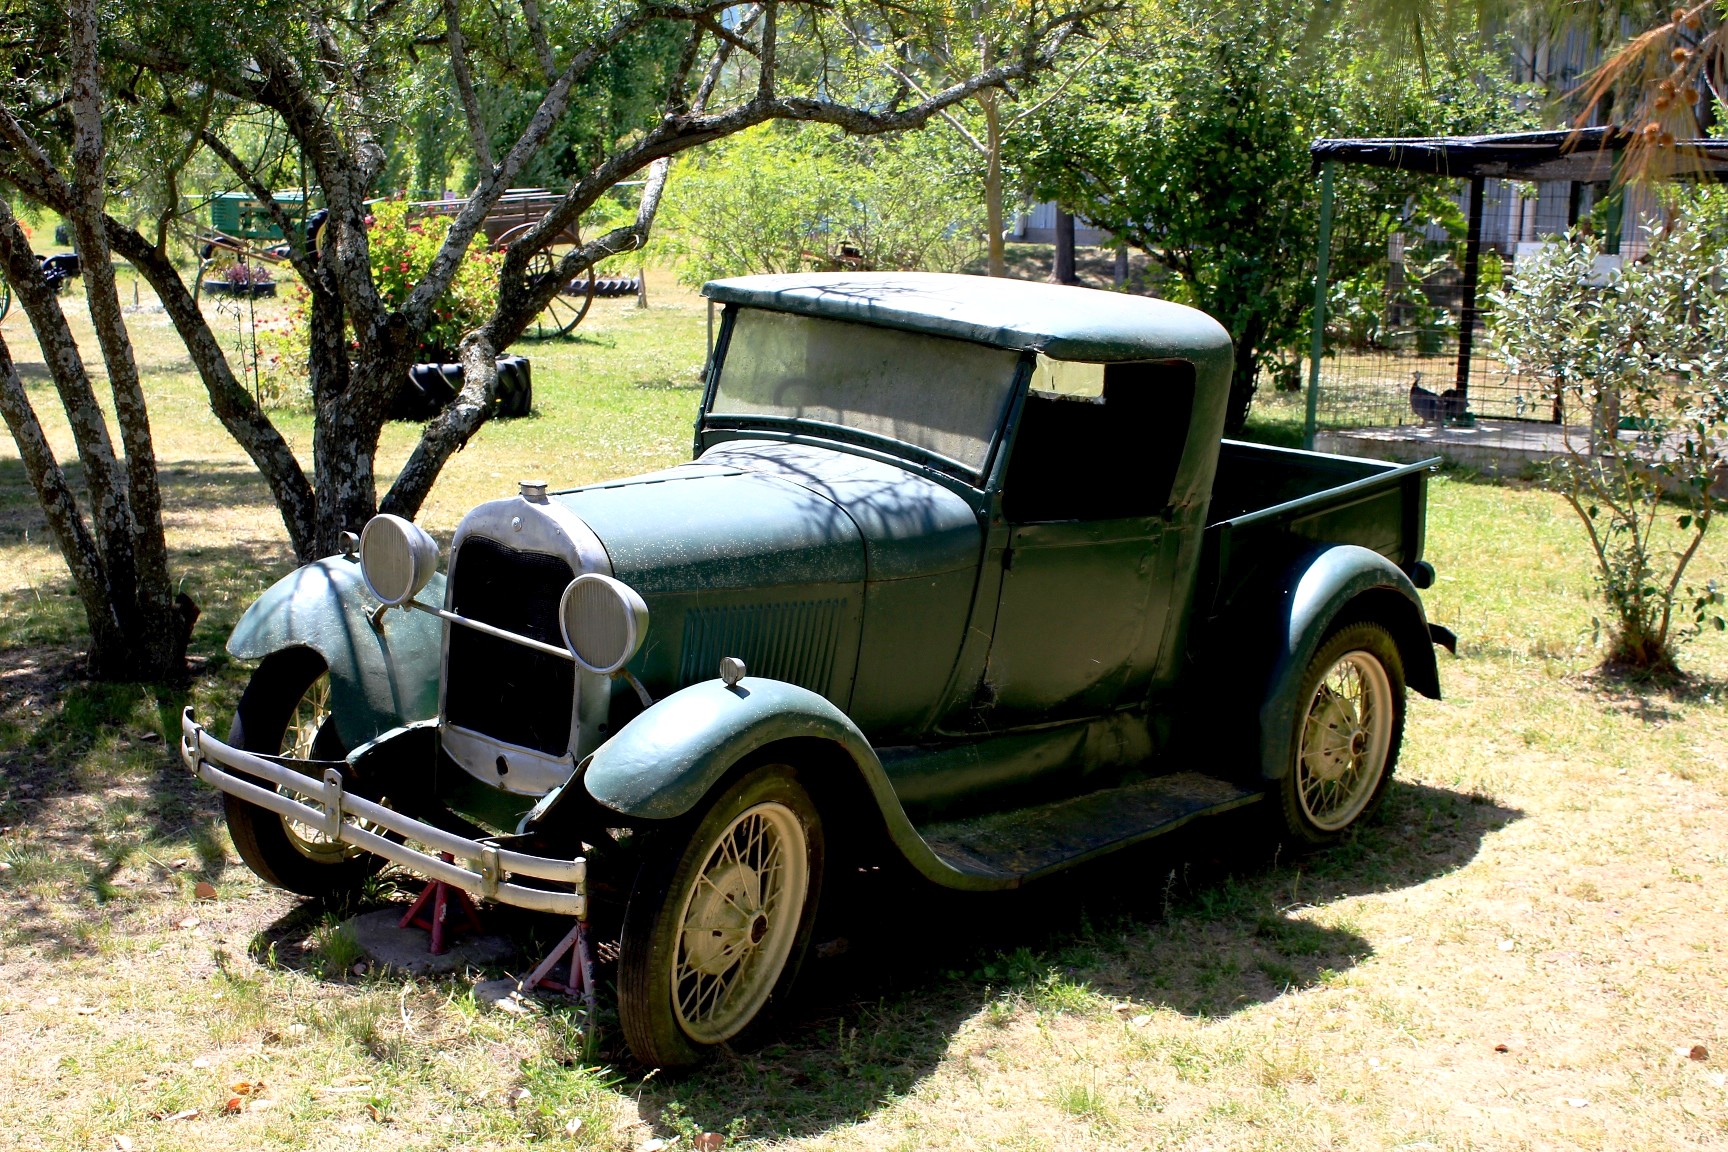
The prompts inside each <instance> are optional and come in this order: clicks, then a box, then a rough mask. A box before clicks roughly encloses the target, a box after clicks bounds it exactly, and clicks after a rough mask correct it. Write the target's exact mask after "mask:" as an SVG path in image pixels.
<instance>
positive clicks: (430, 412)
mask: <svg viewBox="0 0 1728 1152" xmlns="http://www.w3.org/2000/svg"><path fill="white" fill-rule="evenodd" d="M462 378H463V373H462V365H460V364H416V365H414V367H412V368H410V369H409V370H408V379H407V380H406V381H404V383H403V386H402V387H401V389H399V390H398V391H397V393H396V399H395V401H394V402H393V403H392V404H391V406H390V419H392V420H414V421H425V420H430V419H432V418H433V417H434V416H436V415H438V413H440V412H442V411H443V410H444V409H445V408H446V407H448V406H449V404H450V402H451V401H452V400H454V399H456V393H457V392H459V391H461V389H462ZM533 406H534V384H533V378H532V376H531V374H530V371H529V364H528V359H527V357H525V356H500V357H498V386H497V387H496V388H495V389H494V390H493V393H492V415H493V417H494V418H496V419H502V420H508V419H511V418H512V417H516V416H526V415H528V412H529V410H530V409H531V408H533Z"/></svg>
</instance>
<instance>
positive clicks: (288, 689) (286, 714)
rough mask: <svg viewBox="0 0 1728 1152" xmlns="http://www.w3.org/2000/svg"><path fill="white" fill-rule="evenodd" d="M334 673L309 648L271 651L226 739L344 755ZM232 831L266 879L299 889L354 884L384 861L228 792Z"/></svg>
mask: <svg viewBox="0 0 1728 1152" xmlns="http://www.w3.org/2000/svg"><path fill="white" fill-rule="evenodd" d="M329 697H330V675H329V670H328V669H327V668H326V667H325V664H324V658H323V657H322V656H320V655H318V653H316V652H314V651H312V650H311V649H309V648H289V649H285V650H284V651H281V652H276V653H272V654H271V655H270V656H268V657H266V658H265V660H264V662H263V663H262V664H260V665H259V666H258V670H257V671H256V672H254V673H253V674H252V679H251V681H250V682H249V683H248V684H247V685H246V691H245V692H244V693H243V694H242V695H241V697H240V706H239V708H238V709H236V711H235V713H234V724H233V727H231V728H230V729H229V732H228V742H229V743H230V744H232V745H233V746H234V747H236V748H240V749H243V750H244V751H247V752H256V753H259V754H261V755H265V756H288V757H293V758H295V759H302V760H342V759H344V758H345V757H346V756H347V755H348V749H347V746H346V745H345V744H344V743H343V741H342V737H341V734H340V733H339V732H338V731H337V730H336V721H335V717H334V716H333V715H332V714H331V712H330V707H329ZM222 799H223V812H224V815H225V816H226V817H227V821H228V835H229V837H230V838H232V839H233V841H234V848H235V850H236V851H237V852H239V853H240V859H242V860H244V861H245V862H246V866H247V867H248V868H250V869H252V871H254V872H256V873H257V874H258V876H259V877H260V878H261V879H263V880H264V881H266V882H267V883H270V884H274V885H275V886H276V887H278V888H286V889H287V890H288V891H290V892H298V893H299V894H300V895H302V896H314V897H321V898H322V897H330V896H337V895H343V894H346V893H349V892H354V891H357V890H358V889H359V888H360V886H361V885H362V884H364V883H365V881H366V879H367V877H369V876H371V875H372V874H373V873H375V872H377V871H378V869H380V868H381V867H383V865H384V861H383V860H381V859H379V858H378V857H376V856H374V855H372V854H371V853H369V852H365V851H362V850H360V849H358V848H355V847H353V846H352V845H349V844H344V843H342V842H341V841H339V840H330V839H327V838H326V837H325V836H324V835H323V834H322V833H320V832H318V831H317V830H316V829H313V828H310V827H307V826H306V825H303V824H300V823H298V822H296V821H292V820H289V819H287V818H286V817H283V816H279V815H277V814H276V813H274V812H272V811H270V810H269V809H267V808H260V807H259V806H258V805H256V804H252V803H249V802H248V801H245V800H242V799H240V798H239V797H238V796H234V795H230V794H228V793H223V797H222Z"/></svg>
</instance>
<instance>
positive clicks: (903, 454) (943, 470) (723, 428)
mask: <svg viewBox="0 0 1728 1152" xmlns="http://www.w3.org/2000/svg"><path fill="white" fill-rule="evenodd" d="M746 307H749V308H751V309H753V310H754V311H758V312H767V313H774V314H777V315H786V316H801V315H803V314H802V313H798V312H792V311H789V310H780V309H774V308H763V307H761V306H760V305H740V304H727V305H726V306H725V310H724V312H723V313H722V316H721V322H720V332H719V335H718V337H717V338H716V340H715V342H714V347H713V350H712V351H711V352H710V354H709V357H708V363H707V366H706V367H705V369H704V380H703V385H702V407H701V410H700V412H698V414H697V418H696V452H697V454H698V455H700V454H701V452H702V450H703V448H704V447H706V446H708V445H709V444H710V443H712V440H711V438H709V437H706V436H705V435H704V433H707V432H710V431H713V432H721V433H734V434H736V433H741V432H752V431H757V432H763V433H766V434H767V436H768V437H770V438H773V439H798V438H801V437H810V438H815V439H821V440H824V441H829V442H833V443H838V444H844V445H850V446H854V447H857V448H861V449H864V450H865V451H868V452H870V453H872V454H879V455H885V456H890V457H894V458H896V459H899V460H902V461H905V462H906V463H908V464H910V465H912V466H914V467H917V468H919V469H921V470H928V471H931V472H935V473H938V474H940V475H942V476H945V477H949V478H951V479H954V480H958V481H960V482H962V483H963V484H965V485H966V486H967V487H969V488H971V489H973V490H974V491H976V492H979V493H982V492H984V491H986V490H987V488H988V486H989V484H990V480H991V477H992V476H994V475H995V473H996V470H997V464H998V462H999V460H1000V459H1001V456H1002V450H1003V441H1004V437H1005V430H1006V429H1007V428H1008V427H1009V426H1010V424H1011V423H1012V421H1013V420H1014V418H1015V413H1016V412H1017V411H1018V410H1019V407H1020V399H1021V396H1022V395H1023V394H1024V392H1025V390H1026V379H1027V374H1028V373H1029V372H1030V371H1031V362H1032V361H1031V357H1030V356H1029V355H1027V354H1026V353H1023V352H1016V351H1015V350H1014V349H1008V348H1002V347H1000V346H998V345H995V344H986V343H984V342H982V341H973V340H962V339H958V338H956V337H953V336H947V335H942V334H938V333H930V332H919V331H917V330H916V329H907V328H899V327H894V326H891V325H883V324H865V323H863V322H861V321H857V320H842V319H837V318H833V317H810V319H817V320H821V321H823V322H825V323H832V324H846V325H852V326H855V327H858V328H872V329H875V330H877V331H888V332H904V333H906V334H907V335H910V336H924V337H927V338H930V339H937V340H952V341H954V343H957V344H968V345H972V346H974V347H979V348H990V349H994V350H996V351H999V352H1008V353H1011V354H1013V355H1014V356H1015V364H1014V373H1013V376H1012V378H1011V380H1010V381H1009V383H1008V385H1007V394H1006V398H1005V400H1004V403H1003V404H1002V410H1001V412H1000V414H999V415H998V416H997V418H996V421H995V423H994V426H993V427H992V428H991V429H990V439H989V446H988V447H987V448H986V450H985V452H984V455H983V459H982V460H981V462H980V463H979V464H978V466H977V467H974V466H972V465H971V464H968V463H966V462H965V461H962V460H955V459H953V458H951V457H949V456H945V455H943V454H942V453H940V452H936V451H934V450H932V449H928V448H923V447H920V446H919V445H916V444H909V443H907V442H906V441H905V440H901V439H898V438H896V437H893V436H887V435H883V434H881V433H877V432H871V431H868V430H865V429H862V428H854V427H851V426H849V425H844V424H834V423H830V422H828V421H825V420H815V419H811V418H809V417H794V416H775V415H768V414H756V413H752V414H732V413H720V414H717V413H715V412H714V410H713V408H714V401H715V397H716V395H717V393H718V391H719V385H720V377H721V374H722V372H723V370H724V368H725V364H726V358H727V355H728V353H729V352H730V350H731V345H732V333H733V330H734V328H735V327H736V325H737V321H738V316H739V315H740V313H741V312H742V310H743V309H744V308H746Z"/></svg>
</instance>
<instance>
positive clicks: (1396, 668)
mask: <svg viewBox="0 0 1728 1152" xmlns="http://www.w3.org/2000/svg"><path fill="white" fill-rule="evenodd" d="M1404 695H1405V692H1404V666H1403V663H1402V662H1401V661H1400V660H1399V657H1398V647H1397V645H1396V644H1395V643H1394V642H1393V640H1392V636H1391V634H1390V633H1388V632H1387V631H1386V629H1385V628H1383V627H1381V626H1380V625H1378V624H1366V623H1364V624H1353V625H1349V626H1347V627H1345V628H1343V629H1340V630H1339V631H1338V632H1337V633H1335V634H1334V635H1333V636H1332V637H1330V638H1329V639H1328V640H1327V642H1326V643H1325V644H1323V645H1321V648H1320V651H1319V652H1318V653H1317V654H1316V655H1315V657H1314V659H1313V661H1312V662H1310V664H1309V666H1308V671H1307V675H1306V676H1304V678H1303V682H1302V688H1301V693H1300V696H1299V697H1298V700H1299V704H1298V715H1297V719H1296V724H1297V730H1296V732H1295V739H1294V740H1293V742H1292V743H1293V745H1294V756H1293V759H1292V763H1291V765H1290V770H1289V771H1288V772H1287V773H1286V774H1285V777H1284V780H1283V781H1282V787H1281V794H1282V799H1283V804H1282V805H1281V807H1282V810H1283V816H1284V824H1285V830H1286V831H1287V832H1289V833H1291V834H1292V835H1293V836H1295V837H1296V838H1297V839H1299V840H1301V841H1303V842H1306V843H1310V844H1323V843H1326V842H1328V841H1330V840H1333V839H1335V838H1337V837H1338V836H1339V835H1340V834H1342V833H1343V832H1344V830H1345V829H1347V828H1349V827H1350V826H1351V825H1353V824H1355V823H1356V822H1357V821H1358V820H1360V819H1361V818H1362V817H1363V816H1364V815H1365V814H1366V813H1367V812H1368V811H1369V810H1370V809H1371V808H1373V806H1374V805H1375V803H1376V802H1378V800H1379V799H1380V796H1381V794H1382V793H1383V792H1384V791H1385V788H1386V783H1387V781H1388V780H1390V779H1391V776H1392V769H1393V767H1394V765H1395V763H1396V761H1397V758H1398V748H1399V745H1400V744H1401V743H1402V740H1403V734H1404V704H1405V701H1404Z"/></svg>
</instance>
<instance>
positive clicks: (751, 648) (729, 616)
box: [679, 599, 846, 695]
mask: <svg viewBox="0 0 1728 1152" xmlns="http://www.w3.org/2000/svg"><path fill="white" fill-rule="evenodd" d="M845 604H846V601H845V600H843V599H832V600H803V601H796V602H793V603H786V604H748V605H734V606H729V607H716V608H698V609H695V610H694V611H691V612H688V613H686V614H685V616H684V649H683V658H682V660H681V661H680V667H679V681H680V683H683V684H694V683H695V682H697V681H698V680H710V679H713V677H714V676H715V675H716V672H717V669H718V667H719V664H720V658H721V657H723V656H736V657H738V659H740V660H742V661H744V665H745V667H747V668H748V669H749V670H750V674H751V675H753V676H766V677H769V678H770V679H774V680H785V681H787V682H788V683H791V684H797V685H799V686H800V687H803V688H808V689H810V690H811V691H813V692H821V693H823V694H824V695H826V694H827V692H828V690H829V687H830V682H831V681H832V680H833V677H834V651H835V648H836V646H837V640H838V633H839V625H840V620H841V617H842V610H843V608H844V607H845Z"/></svg>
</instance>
